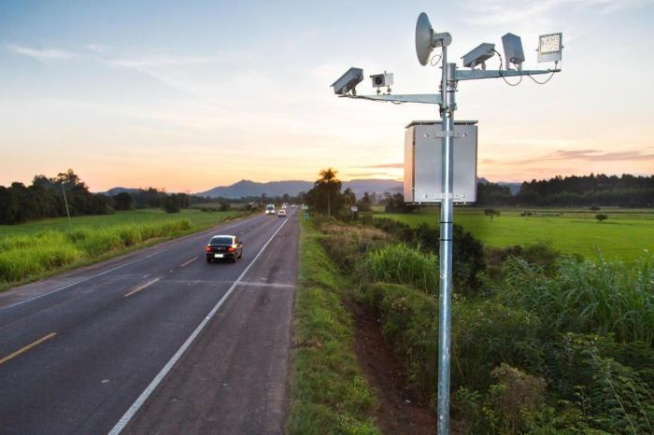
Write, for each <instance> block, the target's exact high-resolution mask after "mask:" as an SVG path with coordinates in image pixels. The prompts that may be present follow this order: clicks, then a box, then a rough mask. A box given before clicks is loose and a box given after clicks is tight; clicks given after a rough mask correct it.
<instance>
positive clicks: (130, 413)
mask: <svg viewBox="0 0 654 435" xmlns="http://www.w3.org/2000/svg"><path fill="white" fill-rule="evenodd" d="M286 222H288V220H284V223H282V224H281V225H280V226H279V228H277V230H276V231H275V232H274V233H273V235H272V236H270V238H269V239H268V241H267V242H266V244H265V245H263V247H262V248H261V250H260V251H259V253H258V254H257V256H256V257H254V259H253V260H252V261H251V262H250V264H248V267H246V268H245V270H244V271H243V273H241V275H240V276H239V277H238V278H237V279H236V281H234V284H232V286H231V287H230V288H229V290H227V293H225V294H224V295H223V297H222V298H220V300H219V301H218V303H217V304H216V305H215V306H214V307H213V308H212V309H211V311H210V312H209V314H207V315H206V317H205V318H204V320H203V321H202V322H201V323H200V324H199V325H198V327H197V328H195V331H193V333H192V334H191V335H190V336H189V337H188V338H187V339H186V341H185V342H184V344H182V346H181V347H180V348H179V349H178V350H177V352H175V354H174V355H173V357H172V358H171V359H170V361H168V362H167V363H166V365H165V366H164V367H163V368H162V369H161V371H160V372H159V373H158V374H157V376H155V377H154V379H153V380H152V382H150V385H148V386H147V387H146V388H145V390H143V392H142V393H141V395H140V396H139V397H138V398H137V399H136V401H135V402H134V403H133V404H132V406H130V408H129V409H128V410H127V412H125V414H123V416H122V417H121V418H120V420H118V423H116V425H115V426H114V427H113V428H112V429H111V431H109V435H118V434H120V433H121V432H122V431H123V429H125V427H126V426H127V425H128V424H129V422H130V421H131V420H132V418H134V416H135V415H136V413H137V412H138V411H139V409H140V408H141V406H143V404H144V403H145V401H146V400H148V398H149V397H150V395H151V394H152V392H153V391H154V390H155V389H156V388H157V387H158V386H159V384H160V383H161V381H162V380H163V379H164V378H165V377H166V375H167V374H168V373H169V372H170V370H171V369H172V368H173V366H174V365H175V364H176V363H177V361H179V359H180V358H181V357H182V355H184V353H185V352H186V351H187V350H188V348H189V347H191V345H192V344H193V342H194V341H195V339H196V338H197V337H198V335H200V333H201V332H202V330H203V329H204V328H205V327H206V326H207V324H208V323H209V321H210V320H211V319H212V318H213V316H214V315H215V314H216V312H218V310H219V309H220V307H221V306H222V305H223V304H224V303H225V301H227V299H228V298H229V296H230V295H231V294H232V292H233V291H234V289H235V288H236V286H237V285H238V284H239V283H240V282H241V280H242V279H243V277H244V276H245V274H246V273H247V272H248V271H249V270H250V268H251V267H252V266H253V265H254V264H255V263H256V262H257V260H258V259H259V257H260V256H261V254H263V252H264V251H265V250H266V248H267V247H268V245H269V244H270V242H271V241H272V240H273V239H274V238H275V236H276V235H277V233H279V231H280V230H281V229H282V228H284V225H286Z"/></svg>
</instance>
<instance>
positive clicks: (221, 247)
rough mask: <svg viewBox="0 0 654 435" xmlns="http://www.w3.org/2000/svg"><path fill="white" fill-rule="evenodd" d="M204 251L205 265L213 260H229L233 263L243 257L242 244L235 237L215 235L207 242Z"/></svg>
mask: <svg viewBox="0 0 654 435" xmlns="http://www.w3.org/2000/svg"><path fill="white" fill-rule="evenodd" d="M204 251H205V252H206V254H207V263H211V262H212V261H214V260H231V261H232V263H235V262H236V260H237V259H239V258H241V257H242V256H243V243H242V242H241V241H240V240H239V239H238V237H237V236H230V235H217V236H213V237H212V238H211V240H209V243H207V246H206V247H205V248H204Z"/></svg>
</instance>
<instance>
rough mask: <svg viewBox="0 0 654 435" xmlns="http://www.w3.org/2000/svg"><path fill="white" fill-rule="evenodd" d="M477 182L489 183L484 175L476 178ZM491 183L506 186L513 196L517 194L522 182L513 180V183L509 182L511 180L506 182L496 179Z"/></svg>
mask: <svg viewBox="0 0 654 435" xmlns="http://www.w3.org/2000/svg"><path fill="white" fill-rule="evenodd" d="M477 182H479V183H483V184H488V183H490V181H488V180H487V179H485V178H484V177H480V178H478V179H477ZM493 184H497V185H500V186H506V187H508V188H509V190H510V191H511V195H514V196H515V195H517V194H518V192H520V187H521V186H522V183H515V182H514V183H511V182H508V181H498V182H497V183H493Z"/></svg>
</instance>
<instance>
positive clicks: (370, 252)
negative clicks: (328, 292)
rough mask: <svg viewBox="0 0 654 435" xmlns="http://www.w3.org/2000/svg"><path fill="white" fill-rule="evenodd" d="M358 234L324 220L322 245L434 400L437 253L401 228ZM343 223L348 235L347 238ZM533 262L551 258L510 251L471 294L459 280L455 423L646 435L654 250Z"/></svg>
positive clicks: (651, 414) (503, 430) (505, 430)
mask: <svg viewBox="0 0 654 435" xmlns="http://www.w3.org/2000/svg"><path fill="white" fill-rule="evenodd" d="M338 226H340V227H342V228H341V229H340V230H339V229H338ZM364 230H365V229H364V228H363V227H359V226H355V225H349V226H348V225H345V224H338V223H331V224H329V225H323V226H322V231H323V232H324V233H325V234H328V235H329V237H325V241H326V242H327V243H326V244H325V246H326V249H327V251H328V252H329V255H330V256H331V257H332V258H337V259H338V260H339V265H340V266H341V267H342V268H343V270H346V271H348V273H351V274H352V276H356V278H357V280H358V282H359V283H361V285H360V286H357V287H353V288H352V290H351V292H352V294H358V295H359V298H360V300H362V301H365V302H366V303H367V304H368V305H369V307H370V308H371V309H372V310H373V312H374V313H376V314H377V315H378V317H379V319H380V322H381V328H382V333H383V336H384V338H385V340H386V341H387V343H388V344H389V345H390V346H391V347H392V348H393V349H394V350H395V353H396V355H398V357H399V358H400V359H401V360H402V362H403V365H404V369H405V374H406V377H407V379H408V382H409V386H410V387H411V388H412V389H414V390H415V391H417V392H418V393H420V394H421V395H422V397H424V399H425V400H426V401H427V402H429V403H431V407H433V405H434V403H435V401H436V378H437V373H436V367H437V364H436V361H437V359H436V351H437V349H436V345H437V343H438V294H437V292H436V291H434V286H433V284H432V283H433V281H434V279H435V278H436V277H437V273H438V264H437V258H436V257H435V255H424V256H422V255H420V251H419V246H420V244H419V243H417V241H418V238H417V237H416V236H417V234H414V235H413V237H412V238H411V240H413V242H412V243H413V245H412V246H413V248H411V246H407V243H409V242H407V241H406V240H404V239H402V237H404V238H406V236H407V235H408V234H407V232H406V231H405V228H400V226H398V227H396V231H397V232H396V233H395V234H396V236H397V237H398V238H400V239H401V240H403V242H402V243H401V244H395V245H393V244H391V245H388V243H386V246H379V244H376V243H374V241H373V240H369V239H367V238H366V237H365V236H364V234H365V233H364ZM348 231H349V233H351V234H352V235H353V236H352V235H351V236H347V237H346V236H345V235H346V234H347V232H348ZM339 234H340V235H339ZM391 243H393V242H391ZM411 249H413V251H414V252H411V253H408V252H407V251H409V250H411ZM543 254H548V253H546V252H543ZM537 260H545V261H547V262H549V263H550V264H548V265H547V267H545V266H543V265H540V264H539V263H538V262H534V263H532V262H530V261H528V260H527V258H521V257H508V258H507V259H506V260H504V261H505V262H504V264H503V268H502V273H501V274H500V275H499V276H497V277H495V278H491V277H485V278H484V279H481V280H479V283H478V284H477V286H478V288H473V289H471V290H473V291H467V292H466V294H467V295H466V294H463V293H461V292H460V291H461V289H459V288H455V294H454V297H453V300H452V330H451V340H452V341H451V343H452V348H451V351H452V366H451V370H452V372H451V376H452V384H451V385H452V390H451V393H452V417H453V423H455V426H456V428H457V429H458V430H460V431H461V432H464V433H475V434H476V433H487V434H524V433H530V434H533V433H538V434H554V433H557V434H558V433H565V434H567V433H586V434H590V433H593V434H609V433H611V434H635V433H654V396H653V395H652V394H651V391H653V388H654V372H653V371H652V367H654V334H652V332H651V331H652V330H654V316H653V315H652V313H653V311H652V307H654V257H652V256H651V255H643V256H642V257H641V258H639V259H638V260H635V261H634V262H633V263H632V264H631V265H628V266H625V265H624V264H623V263H621V262H615V263H613V262H607V261H605V260H601V259H600V260H597V261H595V260H589V259H583V258H578V257H576V256H568V255H561V254H557V255H555V256H553V257H551V258H550V256H549V255H546V256H544V258H538V259H537ZM424 263H430V264H431V267H430V268H429V267H425V264H424ZM455 267H456V265H455ZM429 271H431V273H432V275H430V274H429ZM478 272H479V273H480V274H482V275H483V271H481V270H480V271H478Z"/></svg>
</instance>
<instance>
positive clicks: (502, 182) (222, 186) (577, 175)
mask: <svg viewBox="0 0 654 435" xmlns="http://www.w3.org/2000/svg"><path fill="white" fill-rule="evenodd" d="M591 175H594V176H596V177H597V176H600V175H601V176H607V177H618V178H620V177H622V176H624V175H629V176H633V177H645V178H648V177H654V175H640V174H620V175H615V174H594V173H590V174H583V175H579V174H573V175H566V176H562V175H555V176H554V177H551V178H545V179H542V178H534V179H531V180H522V181H505V180H500V181H492V180H489V179H488V178H486V177H483V176H478V177H477V180H478V182H479V180H482V179H483V180H486V181H487V182H488V183H491V184H522V183H530V182H532V181H549V180H552V179H554V178H555V177H558V176H561V177H562V178H566V177H590V176H591ZM81 181H84V180H83V179H82V180H81ZM339 181H341V182H343V183H351V182H354V181H395V182H398V183H404V180H402V179H391V178H355V179H351V180H339ZM241 182H252V183H257V184H269V183H286V182H288V183H294V182H299V183H314V182H315V180H313V181H312V180H271V181H254V180H251V179H241V180H238V181H235V182H233V183H230V184H224V185H216V186H213V187H209V188H207V189H201V190H198V191H195V192H191V191H177V190H169V189H166V188H165V187H156V186H147V187H143V186H139V187H126V186H113V187H110V188H108V189H105V190H102V191H96V190H94V189H90V188H89V190H90V191H92V192H94V193H106V192H108V191H110V190H113V189H126V190H132V189H136V190H147V189H148V188H155V189H158V190H161V189H162V190H163V191H164V192H166V193H188V194H190V195H198V194H200V193H206V192H208V191H210V190H213V189H217V188H226V187H232V186H234V185H236V184H238V183H241Z"/></svg>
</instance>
